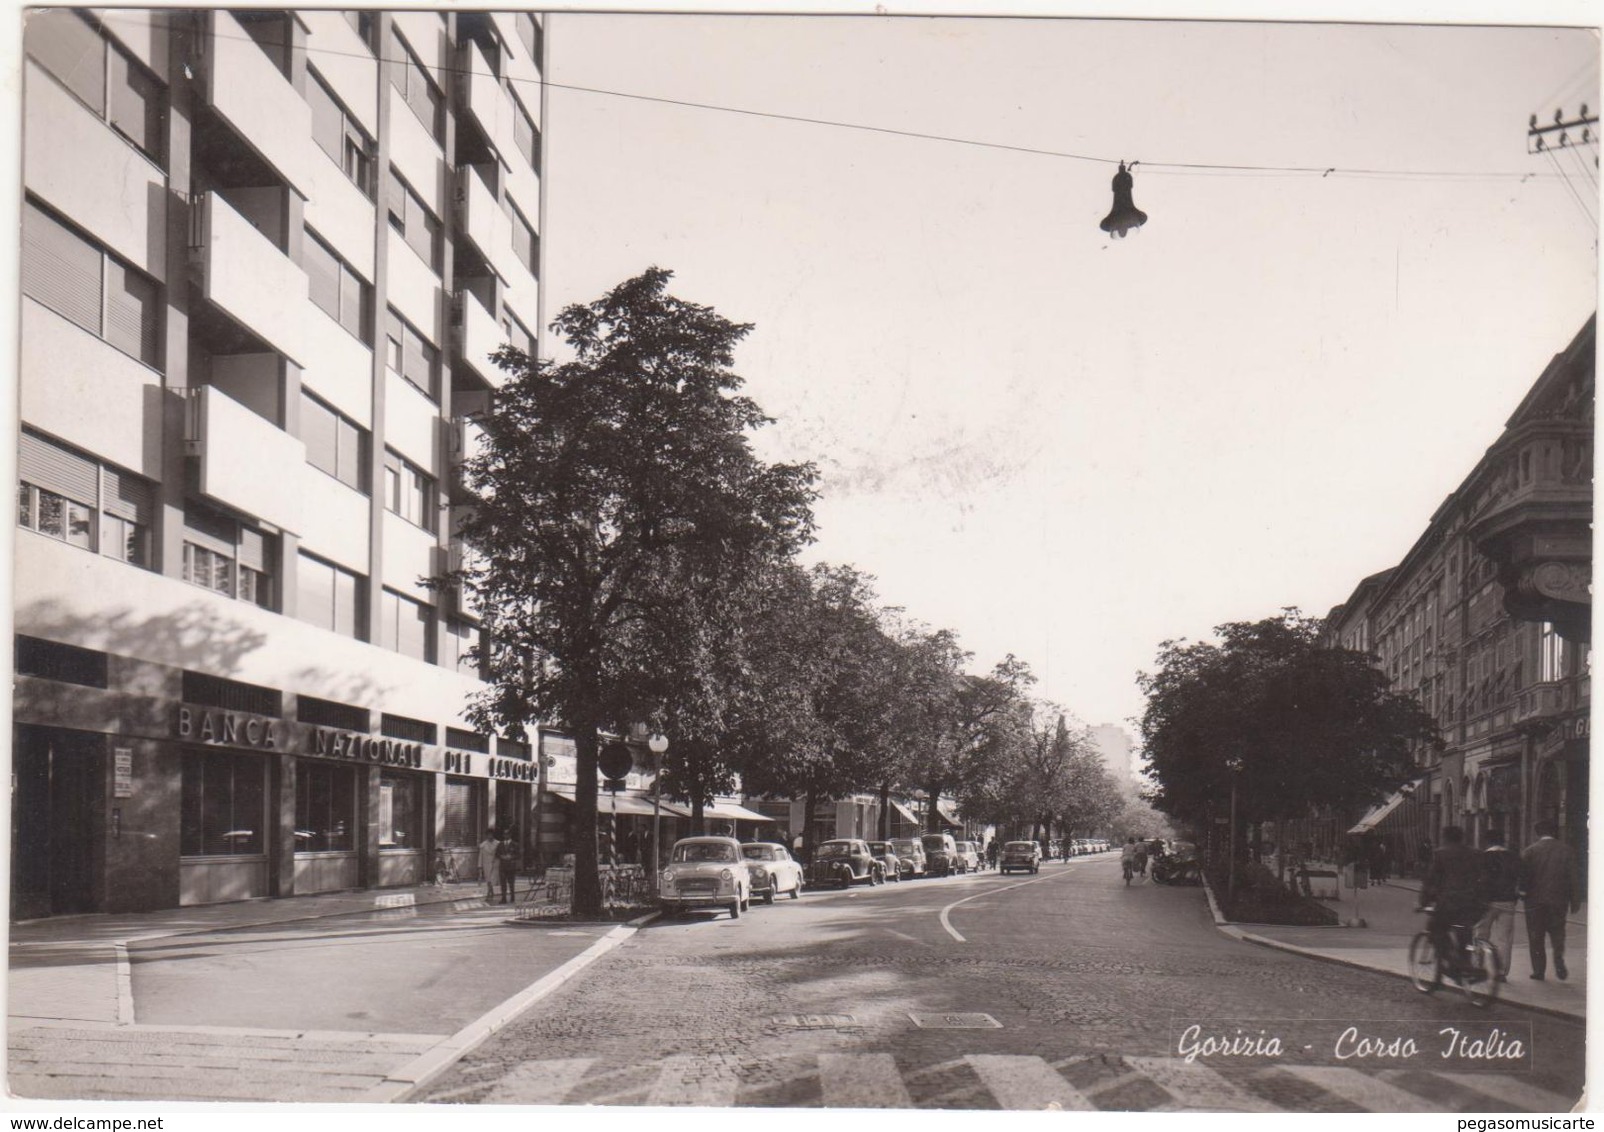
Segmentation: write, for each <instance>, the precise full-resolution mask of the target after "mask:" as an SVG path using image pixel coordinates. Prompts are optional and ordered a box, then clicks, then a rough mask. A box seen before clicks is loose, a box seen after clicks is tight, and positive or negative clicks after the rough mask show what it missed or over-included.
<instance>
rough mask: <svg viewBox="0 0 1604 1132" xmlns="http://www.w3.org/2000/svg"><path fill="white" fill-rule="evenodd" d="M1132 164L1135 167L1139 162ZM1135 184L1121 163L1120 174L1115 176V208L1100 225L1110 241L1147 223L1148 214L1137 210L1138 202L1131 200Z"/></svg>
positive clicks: (1123, 163)
mask: <svg viewBox="0 0 1604 1132" xmlns="http://www.w3.org/2000/svg"><path fill="white" fill-rule="evenodd" d="M1131 164H1132V165H1133V166H1134V165H1136V164H1137V162H1134V161H1133V162H1131ZM1134 183H1135V179H1134V178H1133V177H1132V176H1131V174H1130V171H1129V170H1127V169H1126V168H1125V162H1123V161H1121V162H1120V163H1119V172H1118V173H1115V174H1114V207H1113V208H1112V209H1110V210H1109V213H1108V215H1107V216H1105V217H1103V222H1102V224H1100V225H1099V227H1100V228H1102V230H1103V231H1105V232H1107V233H1108V235H1109V238H1110V239H1112V238H1113V237H1115V236H1119V237H1121V238H1123V237H1124V236H1125V234H1126V233H1128V232H1130V231H1131V230H1132V229H1133V228H1140V227H1141V226H1142V225H1143V224H1146V223H1147V213H1145V212H1143V211H1142V210H1141V209H1139V208H1137V207H1136V202H1135V201H1133V200H1131V186H1132V184H1134Z"/></svg>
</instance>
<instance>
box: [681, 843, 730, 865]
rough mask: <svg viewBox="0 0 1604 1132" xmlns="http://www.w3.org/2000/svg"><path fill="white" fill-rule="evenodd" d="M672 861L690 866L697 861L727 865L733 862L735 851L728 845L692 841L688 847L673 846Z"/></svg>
mask: <svg viewBox="0 0 1604 1132" xmlns="http://www.w3.org/2000/svg"><path fill="white" fill-rule="evenodd" d="M674 860H675V861H676V862H683V863H692V864H694V863H695V862H697V861H716V862H720V863H723V864H729V863H731V862H732V861H734V860H735V850H734V849H733V848H732V847H731V846H729V845H720V844H719V843H718V842H708V841H700V842H697V841H693V842H691V843H690V844H689V845H676V846H674Z"/></svg>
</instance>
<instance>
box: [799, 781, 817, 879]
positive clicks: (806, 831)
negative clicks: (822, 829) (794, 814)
mask: <svg viewBox="0 0 1604 1132" xmlns="http://www.w3.org/2000/svg"><path fill="white" fill-rule="evenodd" d="M817 805H818V794H817V793H816V792H815V791H813V790H811V789H809V790H807V791H805V792H804V793H803V795H802V855H803V856H804V857H805V858H806V859H807V860H809V861H811V860H813V810H814V807H815V806H817Z"/></svg>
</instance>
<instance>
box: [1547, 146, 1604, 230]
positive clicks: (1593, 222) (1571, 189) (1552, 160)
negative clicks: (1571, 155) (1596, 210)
mask: <svg viewBox="0 0 1604 1132" xmlns="http://www.w3.org/2000/svg"><path fill="white" fill-rule="evenodd" d="M1543 153H1544V155H1545V156H1546V157H1547V158H1548V161H1549V164H1551V165H1552V166H1553V167H1554V171H1555V172H1556V173H1558V174H1559V179H1560V181H1561V182H1562V183H1563V184H1564V186H1565V191H1566V192H1568V193H1569V194H1570V197H1571V200H1573V201H1574V202H1575V203H1576V208H1577V210H1578V211H1579V212H1581V214H1582V218H1583V219H1584V220H1586V221H1587V224H1588V227H1589V228H1592V229H1596V228H1597V227H1598V220H1597V218H1596V217H1594V215H1593V213H1592V212H1591V211H1589V209H1588V207H1587V205H1586V204H1585V203H1583V201H1582V196H1581V194H1580V193H1578V192H1577V191H1576V186H1575V185H1573V184H1571V179H1570V177H1569V176H1568V175H1567V174H1566V172H1565V170H1564V169H1563V168H1562V167H1561V166H1560V163H1559V158H1557V157H1555V156H1554V151H1553V150H1548V149H1545V150H1544V151H1543Z"/></svg>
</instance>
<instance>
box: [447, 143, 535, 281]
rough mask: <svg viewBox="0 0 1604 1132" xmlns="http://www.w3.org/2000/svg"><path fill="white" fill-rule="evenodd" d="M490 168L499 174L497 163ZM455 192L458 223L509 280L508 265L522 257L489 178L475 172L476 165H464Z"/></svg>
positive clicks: (498, 271)
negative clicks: (513, 244) (513, 245)
mask: <svg viewBox="0 0 1604 1132" xmlns="http://www.w3.org/2000/svg"><path fill="white" fill-rule="evenodd" d="M489 170H490V176H492V177H493V176H495V171H494V166H493V165H491V166H489ZM455 195H456V210H457V225H458V227H460V228H461V229H462V231H463V232H464V233H466V234H467V237H468V242H469V243H470V244H472V245H473V247H474V249H475V250H476V251H478V253H479V255H480V256H481V257H482V258H483V259H484V260H485V262H486V263H488V264H489V265H490V266H491V267H492V268H494V269H495V271H496V274H498V275H500V276H501V278H502V279H503V280H505V279H506V278H507V265H508V264H509V263H512V264H516V263H517V262H518V259H517V257H516V256H515V255H513V254H512V223H511V221H509V220H508V219H507V214H506V213H505V212H503V211H501V205H500V204H499V203H497V201H496V194H495V192H494V191H493V190H492V189H491V188H490V184H489V182H488V181H487V180H486V179H485V178H484V177H481V176H480V175H479V174H478V173H477V172H475V167H474V166H464V167H463V169H462V170H461V172H460V173H459V174H458V175H457V187H456V194H455ZM520 266H521V265H520Z"/></svg>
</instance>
